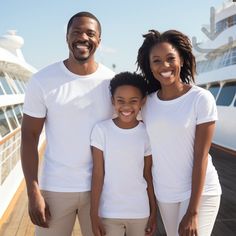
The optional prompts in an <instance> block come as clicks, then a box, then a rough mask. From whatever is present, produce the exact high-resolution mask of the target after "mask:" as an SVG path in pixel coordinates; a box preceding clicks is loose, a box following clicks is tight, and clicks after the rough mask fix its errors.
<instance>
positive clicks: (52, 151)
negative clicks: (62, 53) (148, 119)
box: [21, 12, 114, 236]
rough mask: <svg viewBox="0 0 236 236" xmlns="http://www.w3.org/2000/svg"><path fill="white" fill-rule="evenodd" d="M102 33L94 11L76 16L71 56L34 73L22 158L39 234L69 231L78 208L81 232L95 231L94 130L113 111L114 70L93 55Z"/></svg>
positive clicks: (26, 108) (59, 234) (71, 25)
mask: <svg viewBox="0 0 236 236" xmlns="http://www.w3.org/2000/svg"><path fill="white" fill-rule="evenodd" d="M100 37H101V25H100V22H99V21H98V19H97V18H96V17H95V16H94V15H92V14H91V13H89V12H80V13H77V14H75V15H74V16H72V17H71V19H70V20H69V22H68V26H67V35H66V39H67V43H68V48H69V57H68V59H66V60H64V61H61V62H57V63H55V64H52V65H49V66H48V67H46V68H44V69H42V70H41V71H39V72H38V73H36V74H35V75H34V76H33V77H32V79H31V80H30V82H29V85H28V88H27V91H26V98H25V104H24V116H23V122H22V145H21V161H22V168H23V172H24V175H25V180H26V185H27V193H28V199H29V215H30V218H31V221H32V222H33V223H34V224H35V225H36V235H37V236H49V235H50V236H54V235H56V236H69V235H71V232H72V230H73V226H74V222H75V219H76V212H78V219H79V222H80V226H81V231H82V234H83V236H92V235H93V234H92V230H91V223H90V214H89V212H90V188H91V186H90V184H91V169H92V158H91V151H90V133H91V130H92V127H93V126H94V124H95V123H97V122H98V121H101V120H104V119H107V118H109V117H111V115H112V111H113V110H112V106H111V102H110V94H109V88H108V85H109V80H110V79H111V78H112V77H113V76H114V73H113V72H112V71H111V70H110V69H108V68H106V67H105V66H103V65H102V64H99V63H97V62H96V61H95V58H94V53H95V51H96V49H97V47H98V46H99V43H100V40H101V38H100ZM44 124H45V130H46V140H47V146H46V152H45V155H44V160H43V164H42V170H41V178H40V181H39V182H40V183H38V150H37V146H38V141H39V136H40V133H41V131H42V129H43V126H44Z"/></svg>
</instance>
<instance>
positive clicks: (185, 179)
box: [142, 85, 221, 202]
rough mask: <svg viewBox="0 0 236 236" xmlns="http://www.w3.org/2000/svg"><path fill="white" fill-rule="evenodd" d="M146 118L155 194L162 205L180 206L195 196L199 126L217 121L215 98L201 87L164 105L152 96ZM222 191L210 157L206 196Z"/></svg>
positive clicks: (144, 108)
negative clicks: (165, 203)
mask: <svg viewBox="0 0 236 236" xmlns="http://www.w3.org/2000/svg"><path fill="white" fill-rule="evenodd" d="M142 118H143V120H144V123H145V125H146V128H147V132H148V134H149V137H150V142H151V146H152V155H153V181H154V188H155V194H156V197H157V199H158V200H159V201H161V202H179V201H183V200H186V199H188V198H189V197H190V194H191V184H192V168H193V153H194V150H193V147H194V139H195V130H196V126H197V125H198V124H201V123H205V122H210V121H215V120H217V109H216V104H215V100H214V97H213V96H212V94H211V93H210V92H209V91H207V90H205V89H202V88H199V87H197V86H195V85H194V86H192V88H191V89H190V90H189V91H188V92H187V93H186V94H184V95H182V96H181V97H178V98H176V99H173V100H168V101H163V100H160V99H159V98H158V97H157V93H156V92H155V93H152V94H150V95H149V96H148V98H147V102H146V104H145V106H144V107H143V109H142ZM219 194H221V187H220V184H219V180H218V175H217V172H216V170H215V167H214V166H213V164H212V160H211V156H210V155H209V160H208V166H207V171H206V180H205V185H204V190H203V195H219Z"/></svg>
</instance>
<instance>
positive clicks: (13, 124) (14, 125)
mask: <svg viewBox="0 0 236 236" xmlns="http://www.w3.org/2000/svg"><path fill="white" fill-rule="evenodd" d="M6 113H7V118H8V120H9V122H10V124H11V127H12V129H16V128H17V126H18V125H17V121H16V118H15V115H14V113H13V110H12V108H11V107H7V109H6Z"/></svg>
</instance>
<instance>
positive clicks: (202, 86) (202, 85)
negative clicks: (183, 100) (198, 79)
mask: <svg viewBox="0 0 236 236" xmlns="http://www.w3.org/2000/svg"><path fill="white" fill-rule="evenodd" d="M198 86H199V87H201V88H204V89H206V85H205V84H200V85H198Z"/></svg>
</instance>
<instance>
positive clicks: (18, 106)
mask: <svg viewBox="0 0 236 236" xmlns="http://www.w3.org/2000/svg"><path fill="white" fill-rule="evenodd" d="M21 107H22V106H21V104H15V105H13V111H14V113H15V116H16V118H17V121H18V123H19V125H21V123H22V118H23V113H22V109H21ZM17 109H18V111H17Z"/></svg>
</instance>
